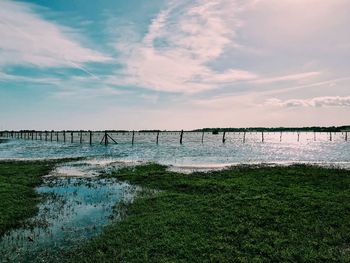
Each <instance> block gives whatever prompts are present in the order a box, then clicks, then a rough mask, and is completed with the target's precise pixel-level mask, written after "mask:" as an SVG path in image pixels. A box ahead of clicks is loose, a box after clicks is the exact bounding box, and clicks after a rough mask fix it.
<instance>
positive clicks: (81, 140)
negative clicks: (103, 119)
mask: <svg viewBox="0 0 350 263" xmlns="http://www.w3.org/2000/svg"><path fill="white" fill-rule="evenodd" d="M79 142H80V144H82V143H83V132H82V131H80V139H79Z"/></svg>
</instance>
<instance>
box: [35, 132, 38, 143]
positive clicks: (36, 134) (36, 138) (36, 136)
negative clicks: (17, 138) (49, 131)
mask: <svg viewBox="0 0 350 263" xmlns="http://www.w3.org/2000/svg"><path fill="white" fill-rule="evenodd" d="M35 140H36V141H37V140H38V132H37V131H36V132H35Z"/></svg>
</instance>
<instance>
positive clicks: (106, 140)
mask: <svg viewBox="0 0 350 263" xmlns="http://www.w3.org/2000/svg"><path fill="white" fill-rule="evenodd" d="M104 138H105V146H107V145H108V136H107V131H105V136H104Z"/></svg>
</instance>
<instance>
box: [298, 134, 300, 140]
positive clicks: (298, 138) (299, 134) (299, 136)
mask: <svg viewBox="0 0 350 263" xmlns="http://www.w3.org/2000/svg"><path fill="white" fill-rule="evenodd" d="M299 139H300V132H298V142H299Z"/></svg>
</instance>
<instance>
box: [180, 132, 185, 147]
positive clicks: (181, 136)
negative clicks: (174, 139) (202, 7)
mask: <svg viewBox="0 0 350 263" xmlns="http://www.w3.org/2000/svg"><path fill="white" fill-rule="evenodd" d="M183 135H184V130H181V133H180V144H182V138H183Z"/></svg>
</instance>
